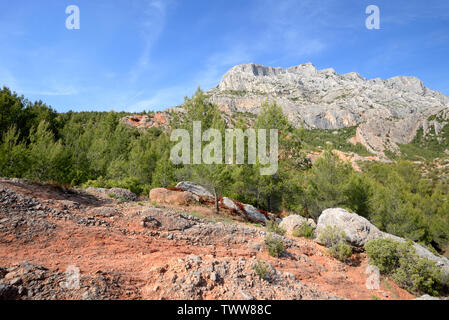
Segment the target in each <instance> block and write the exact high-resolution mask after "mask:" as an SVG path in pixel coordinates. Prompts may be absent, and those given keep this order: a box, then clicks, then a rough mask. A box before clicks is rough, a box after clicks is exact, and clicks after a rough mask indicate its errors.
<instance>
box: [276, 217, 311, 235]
mask: <svg viewBox="0 0 449 320" xmlns="http://www.w3.org/2000/svg"><path fill="white" fill-rule="evenodd" d="M304 223H307V219H306V218H304V217H302V216H300V215H297V214H292V215H289V216H288V217H285V218H283V219H282V222H281V223H280V224H279V227H281V228H283V229H285V230H286V231H287V233H289V234H290V233H292V232H293V230H295V229H296V228H299V227H300V226H301V225H302V224H304Z"/></svg>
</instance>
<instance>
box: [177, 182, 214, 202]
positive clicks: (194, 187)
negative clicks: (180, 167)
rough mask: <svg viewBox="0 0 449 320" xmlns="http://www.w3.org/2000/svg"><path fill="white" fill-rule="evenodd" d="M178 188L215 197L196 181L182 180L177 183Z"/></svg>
mask: <svg viewBox="0 0 449 320" xmlns="http://www.w3.org/2000/svg"><path fill="white" fill-rule="evenodd" d="M176 187H177V188H181V189H184V190H185V191H188V192H191V193H193V194H194V195H197V196H199V197H208V198H213V195H212V193H211V192H210V191H209V190H207V189H206V188H204V187H203V186H200V185H198V184H196V183H194V182H190V181H182V182H180V183H178V184H177V185H176Z"/></svg>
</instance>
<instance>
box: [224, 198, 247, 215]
mask: <svg viewBox="0 0 449 320" xmlns="http://www.w3.org/2000/svg"><path fill="white" fill-rule="evenodd" d="M223 205H224V206H225V207H227V208H228V209H231V210H235V211H237V212H238V213H240V214H243V212H242V211H241V210H240V208H239V207H238V206H237V205H236V204H235V202H234V200H233V199H230V198H226V197H224V198H223Z"/></svg>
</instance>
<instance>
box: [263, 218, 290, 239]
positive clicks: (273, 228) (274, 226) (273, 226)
mask: <svg viewBox="0 0 449 320" xmlns="http://www.w3.org/2000/svg"><path fill="white" fill-rule="evenodd" d="M266 229H267V232H274V233H277V234H279V235H281V236H283V235H285V232H286V230H285V229H283V228H281V227H279V224H278V223H277V222H276V221H268V222H267V227H266Z"/></svg>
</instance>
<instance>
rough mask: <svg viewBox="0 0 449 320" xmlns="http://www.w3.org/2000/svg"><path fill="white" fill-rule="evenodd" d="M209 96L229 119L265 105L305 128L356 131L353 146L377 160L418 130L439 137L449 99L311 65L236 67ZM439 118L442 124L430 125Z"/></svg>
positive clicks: (406, 83)
mask: <svg viewBox="0 0 449 320" xmlns="http://www.w3.org/2000/svg"><path fill="white" fill-rule="evenodd" d="M207 94H208V96H209V97H210V98H209V99H210V101H211V102H213V103H216V104H217V105H218V106H219V107H220V110H222V111H223V112H225V113H227V114H230V115H232V114H233V113H237V112H242V113H245V112H248V113H252V114H258V113H259V111H260V107H261V105H262V104H263V102H264V101H265V100H268V102H269V103H271V102H274V101H276V103H277V104H278V105H279V106H280V107H281V108H282V110H283V112H284V114H286V115H287V116H288V118H289V119H291V121H292V122H293V124H294V125H301V126H304V127H305V128H306V129H326V130H335V129H342V128H345V127H351V126H358V129H357V134H356V137H355V142H356V143H357V142H359V143H361V144H362V145H364V146H365V147H366V148H367V149H368V151H370V152H373V153H376V154H377V155H379V156H381V157H385V154H384V151H385V150H391V151H397V150H399V147H398V144H399V143H409V142H411V141H412V140H413V138H414V137H415V136H416V133H417V132H418V130H419V129H423V133H424V135H427V134H429V133H432V131H433V130H430V128H435V129H436V131H437V132H439V130H438V129H439V128H441V127H442V125H444V124H447V123H449V110H448V108H447V106H448V105H449V98H448V97H446V96H445V95H443V94H442V93H440V92H438V91H434V90H430V89H428V88H426V87H425V86H424V84H423V83H422V81H421V80H419V79H418V78H416V77H408V76H399V77H393V78H390V79H387V80H381V79H372V80H367V79H365V78H363V77H362V76H361V75H359V74H357V73H355V72H351V73H347V74H338V73H336V72H335V71H334V70H333V69H325V70H317V69H316V68H315V67H314V65H313V64H311V63H306V64H301V65H298V66H293V67H290V68H286V69H284V68H274V67H270V66H262V65H258V64H254V63H249V64H243V65H237V66H234V67H233V68H231V69H230V70H229V71H228V72H226V74H225V75H224V76H223V77H222V80H221V82H220V83H219V85H218V86H217V87H214V88H213V89H211V90H209V91H208V93H207ZM392 101H394V102H393V103H392ZM437 114H438V115H439V119H442V121H443V122H439V121H436V120H435V119H434V120H429V117H430V116H432V115H437ZM440 121H441V120H440Z"/></svg>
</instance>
